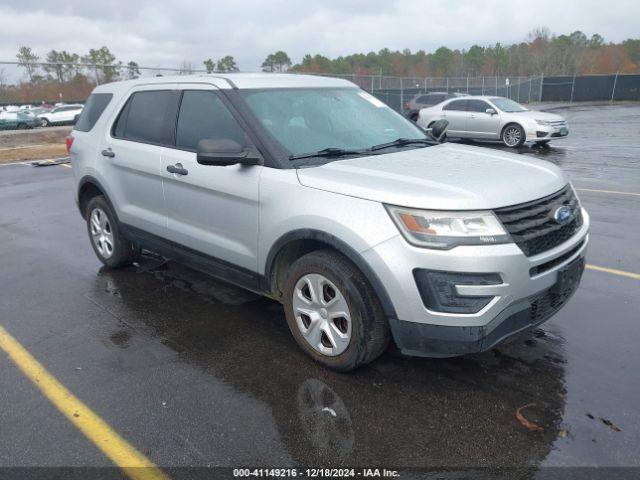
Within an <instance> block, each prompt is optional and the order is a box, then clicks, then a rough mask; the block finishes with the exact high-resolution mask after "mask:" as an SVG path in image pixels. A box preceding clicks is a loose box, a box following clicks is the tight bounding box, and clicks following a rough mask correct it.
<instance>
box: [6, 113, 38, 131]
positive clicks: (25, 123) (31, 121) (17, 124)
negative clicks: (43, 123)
mask: <svg viewBox="0 0 640 480" xmlns="http://www.w3.org/2000/svg"><path fill="white" fill-rule="evenodd" d="M39 125H40V122H39V120H38V119H36V117H35V116H33V115H28V114H25V113H22V112H15V111H14V112H6V111H4V110H1V111H0V130H9V129H19V130H22V129H27V128H34V127H37V126H39Z"/></svg>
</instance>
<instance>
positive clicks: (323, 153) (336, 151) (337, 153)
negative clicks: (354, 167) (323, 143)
mask: <svg viewBox="0 0 640 480" xmlns="http://www.w3.org/2000/svg"><path fill="white" fill-rule="evenodd" d="M363 153H367V152H366V150H347V149H345V148H337V147H328V148H323V149H322V150H318V151H317V152H311V153H303V154H301V155H291V156H290V157H289V160H300V159H302V158H315V157H344V156H346V155H362V154H363Z"/></svg>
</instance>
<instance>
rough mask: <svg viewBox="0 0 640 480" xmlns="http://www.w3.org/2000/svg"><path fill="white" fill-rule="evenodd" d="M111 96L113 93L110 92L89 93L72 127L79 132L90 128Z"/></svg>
mask: <svg viewBox="0 0 640 480" xmlns="http://www.w3.org/2000/svg"><path fill="white" fill-rule="evenodd" d="M112 98H113V95H112V94H110V93H94V94H92V95H90V96H89V98H88V99H87V103H86V104H85V106H84V109H83V110H82V113H81V114H80V118H79V119H78V121H77V122H76V125H75V126H74V127H73V129H74V130H80V131H81V132H88V131H89V130H91V129H92V128H93V126H94V125H95V124H96V122H97V121H98V119H99V118H100V115H102V112H104V109H105V108H107V105H109V102H110V101H111V99H112Z"/></svg>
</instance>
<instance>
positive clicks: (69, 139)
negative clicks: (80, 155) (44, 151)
mask: <svg viewBox="0 0 640 480" xmlns="http://www.w3.org/2000/svg"><path fill="white" fill-rule="evenodd" d="M66 142H67V153H69V152H71V146H72V145H73V137H72V136H71V135H69V136H68V137H67V138H66Z"/></svg>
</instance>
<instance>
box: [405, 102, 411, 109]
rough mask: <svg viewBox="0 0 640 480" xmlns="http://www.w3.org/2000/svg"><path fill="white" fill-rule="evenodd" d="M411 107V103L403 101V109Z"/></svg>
mask: <svg viewBox="0 0 640 480" xmlns="http://www.w3.org/2000/svg"><path fill="white" fill-rule="evenodd" d="M410 108H411V104H410V103H409V102H404V109H405V110H409V109H410Z"/></svg>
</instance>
